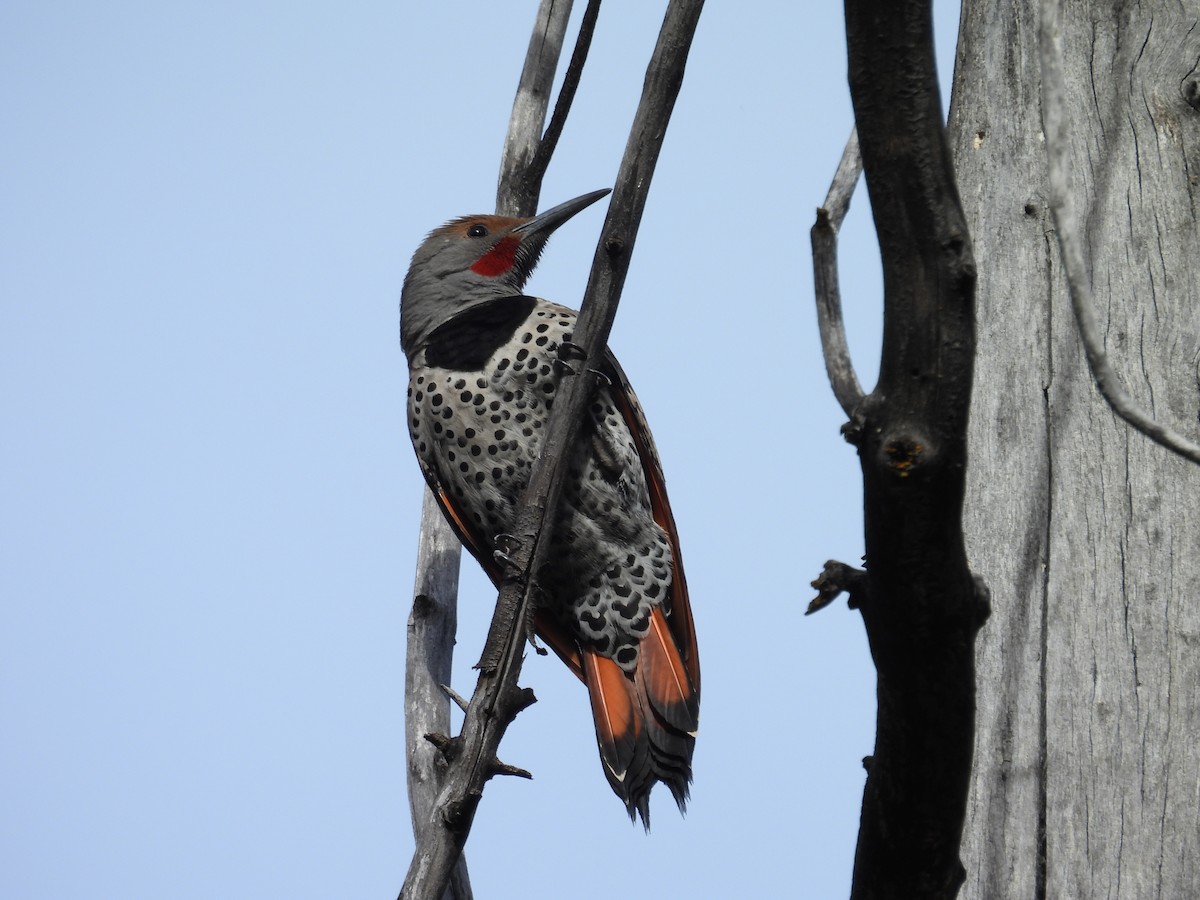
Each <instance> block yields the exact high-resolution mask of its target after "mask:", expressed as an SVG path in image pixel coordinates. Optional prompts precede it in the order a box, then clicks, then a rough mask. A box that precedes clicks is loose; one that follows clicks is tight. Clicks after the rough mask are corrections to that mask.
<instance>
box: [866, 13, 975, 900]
mask: <svg viewBox="0 0 1200 900" xmlns="http://www.w3.org/2000/svg"><path fill="white" fill-rule="evenodd" d="M846 32H847V42H848V47H849V66H850V89H851V94H852V97H853V101H854V113H855V119H856V121H857V127H858V135H859V141H860V144H861V152H862V158H863V164H864V169H865V172H866V180H867V187H868V190H869V192H870V197H871V205H872V209H873V214H874V219H875V227H876V231H877V232H878V236H879V246H880V252H881V255H882V259H883V269H884V333H883V349H882V361H881V366H880V375H879V382H878V384H877V385H876V387H875V389H874V391H873V392H872V393H871V394H870V395H869V396H867V397H866V398H865V399H864V400H863V402H862V403H861V405H860V406H859V407H858V409H857V410H856V412H855V414H854V416H853V421H852V423H851V427H850V428H849V429H848V430H847V437H848V439H849V440H851V441H852V442H853V443H855V444H856V445H857V447H858V451H859V456H860V459H861V462H862V470H863V485H864V505H865V530H866V535H865V539H866V569H867V590H865V591H862V592H860V594H859V597H858V598H857V599H859V609H860V611H861V612H862V616H863V622H864V624H865V626H866V629H867V636H868V639H869V641H870V646H871V654H872V657H873V659H874V661H875V666H876V669H877V673H878V682H877V694H878V704H879V707H878V721H877V732H876V743H875V753H874V755H873V757H872V759H871V761H870V764H869V766H868V770H869V771H868V776H867V784H866V788H865V790H864V796H863V811H862V822H861V826H860V831H859V839H858V849H857V852H856V855H855V863H854V884H853V888H852V893H851V896H852V897H855V898H866V897H871V898H883V897H895V898H906V900H911V898H918V897H938V898H946V897H953V896H955V895H956V894H957V893H958V889H959V887H960V886H961V884H962V882H963V879H964V870H963V866H962V863H961V861H960V859H959V842H960V840H961V836H962V829H963V820H964V816H965V810H966V801H967V790H968V785H969V779H970V773H971V756H972V747H973V740H974V715H975V662H974V642H975V635H976V632H977V631H978V629H979V626H980V625H981V624H982V622H983V620H984V618H985V617H986V615H987V601H986V591H985V590H984V589H983V588H982V585H977V583H976V581H975V579H974V578H973V577H972V575H971V572H970V570H969V568H968V565H967V558H966V553H965V550H964V546H963V534H962V506H963V491H964V475H965V471H966V465H967V415H968V405H969V401H970V396H971V378H972V369H973V364H974V355H975V323H974V293H975V263H974V258H973V256H972V250H971V238H970V235H969V233H968V231H967V225H966V221H965V218H964V216H963V212H962V207H961V204H960V202H959V198H958V191H957V187H956V185H955V180H954V170H953V167H952V165H951V159H950V152H949V148H948V145H947V142H946V136H945V130H944V125H943V121H942V111H941V101H940V97H939V92H938V84H937V72H936V66H935V63H934V50H933V25H932V14H931V10H930V3H929V2H928V0H847V2H846Z"/></svg>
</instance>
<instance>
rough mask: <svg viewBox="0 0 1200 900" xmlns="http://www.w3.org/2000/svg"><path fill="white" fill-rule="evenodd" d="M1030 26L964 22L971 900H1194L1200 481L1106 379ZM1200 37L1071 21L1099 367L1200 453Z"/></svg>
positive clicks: (987, 6)
mask: <svg viewBox="0 0 1200 900" xmlns="http://www.w3.org/2000/svg"><path fill="white" fill-rule="evenodd" d="M1038 14H1039V10H1038V2H1037V0H1016V2H998V0H966V2H965V3H964V5H963V20H962V28H961V32H960V43H959V50H958V65H957V69H956V73H955V81H954V94H953V96H954V103H953V109H952V111H951V117H950V133H951V142H952V147H953V150H954V157H955V166H956V170H957V173H958V181H959V185H960V190H961V193H962V197H963V205H964V208H965V211H966V215H967V221H968V223H969V226H970V230H971V232H972V234H973V235H974V236H975V242H976V256H977V260H978V264H979V281H978V298H979V319H978V329H979V332H978V333H979V355H978V359H977V362H976V372H977V378H976V384H977V387H976V392H975V396H974V400H973V405H972V409H971V432H970V446H971V456H972V466H971V469H970V470H969V472H968V484H967V496H968V498H969V500H968V504H967V513H966V517H965V524H966V530H967V550H968V555H969V557H970V559H971V563H972V566H973V568H974V569H975V570H976V571H977V572H978V573H980V574H981V575H982V576H983V578H984V579H985V580H986V581H987V583H988V585H989V586H990V587H991V589H992V598H993V615H992V619H991V621H990V623H989V625H988V627H987V628H986V629H984V631H983V632H982V633H981V639H980V648H979V651H980V654H979V660H978V670H979V685H980V689H979V695H978V704H979V712H978V736H977V740H976V748H975V759H976V766H975V774H974V781H973V785H972V791H971V800H970V807H969V810H968V818H967V821H968V825H967V831H966V834H965V839H964V847H963V860H964V863H965V864H966V868H967V884H966V890H965V891H964V896H967V897H980V898H983V897H988V898H992V897H1037V898H1041V897H1109V898H1117V897H1129V898H1135V897H1136V898H1147V897H1162V898H1168V897H1169V898H1176V897H1194V896H1200V799H1198V788H1197V785H1198V783H1200V750H1198V749H1197V746H1198V745H1197V741H1196V735H1197V734H1198V733H1200V515H1198V514H1197V512H1196V510H1197V507H1198V505H1200V469H1198V468H1197V467H1196V466H1195V465H1192V464H1189V463H1188V462H1186V461H1184V460H1182V459H1180V458H1179V457H1177V456H1175V455H1173V454H1171V453H1169V452H1167V451H1166V450H1164V449H1162V448H1161V447H1159V446H1157V445H1155V444H1153V443H1151V442H1150V441H1149V440H1147V439H1146V438H1144V437H1143V436H1142V435H1141V434H1139V433H1137V432H1136V431H1134V430H1132V429H1131V428H1130V427H1129V426H1128V425H1126V424H1125V423H1124V422H1123V421H1121V420H1119V419H1118V418H1116V417H1115V416H1114V415H1113V413H1112V412H1111V411H1110V409H1109V408H1108V406H1107V405H1106V404H1105V402H1104V400H1103V399H1102V398H1101V397H1100V395H1099V393H1098V392H1097V390H1096V387H1095V385H1094V383H1093V380H1092V378H1091V376H1090V374H1089V371H1088V367H1087V363H1086V361H1085V359H1084V355H1083V351H1082V346H1081V343H1080V339H1079V336H1078V331H1077V329H1076V327H1075V322H1074V317H1073V314H1072V311H1071V307H1070V304H1069V301H1068V298H1067V292H1066V289H1065V285H1064V282H1063V276H1062V270H1061V264H1060V255H1059V250H1058V245H1057V241H1056V235H1055V230H1054V229H1055V224H1054V221H1053V219H1052V218H1051V216H1050V214H1049V212H1048V209H1047V179H1046V152H1045V144H1044V139H1043V134H1042V117H1041V74H1040V67H1039V62H1038ZM1198 19H1200V13H1198V11H1197V7H1196V6H1195V5H1194V4H1179V3H1176V2H1167V0H1145V2H1141V3H1137V4H1133V3H1124V2H1118V3H1113V2H1111V0H1103V2H1102V0H1089V2H1075V3H1070V4H1068V5H1067V9H1066V12H1065V14H1064V18H1063V23H1062V28H1063V48H1064V56H1065V76H1066V88H1067V107H1066V108H1067V110H1068V112H1069V114H1070V116H1071V117H1072V119H1073V128H1072V132H1071V136H1070V142H1069V152H1070V154H1071V159H1072V161H1073V166H1072V169H1073V177H1074V187H1073V196H1074V202H1075V206H1076V208H1077V209H1078V211H1079V215H1080V218H1081V221H1080V224H1081V228H1082V235H1083V240H1084V247H1085V264H1086V265H1087V267H1088V272H1089V274H1090V282H1091V288H1092V291H1093V292H1094V294H1095V299H1096V308H1097V311H1098V313H1099V315H1100V318H1101V323H1102V327H1103V329H1104V331H1103V333H1104V336H1105V345H1106V349H1107V351H1108V354H1109V357H1110V359H1111V362H1112V364H1113V366H1114V367H1115V369H1116V371H1117V373H1118V375H1119V376H1120V378H1121V379H1122V380H1123V381H1124V384H1125V387H1126V389H1127V390H1128V392H1129V393H1130V394H1132V395H1133V397H1134V399H1135V400H1137V401H1138V402H1139V403H1140V404H1141V406H1143V407H1144V408H1146V409H1148V410H1150V411H1151V412H1152V414H1153V415H1154V416H1155V418H1156V419H1158V420H1160V421H1163V422H1164V423H1166V424H1170V425H1171V426H1173V427H1174V428H1175V429H1176V430H1178V431H1180V432H1182V433H1183V434H1184V436H1186V437H1190V438H1191V439H1192V440H1193V441H1194V440H1196V438H1197V437H1198V436H1200V428H1198V427H1197V411H1198V409H1200V371H1198V368H1197V363H1198V361H1200V267H1198V266H1197V247H1200V224H1198V220H1197V208H1198V205H1200V204H1198V200H1200V68H1198V61H1200V21H1198Z"/></svg>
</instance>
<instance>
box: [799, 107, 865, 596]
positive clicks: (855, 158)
mask: <svg viewBox="0 0 1200 900" xmlns="http://www.w3.org/2000/svg"><path fill="white" fill-rule="evenodd" d="M860 175H862V154H861V153H859V151H858V131H857V130H852V131H851V132H850V139H849V140H847V141H846V149H845V150H843V151H842V159H841V161H840V162H839V163H838V167H837V171H836V172H834V173H833V182H832V183H831V184H830V185H829V193H828V194H826V195H825V203H824V205H823V206H822V207H821V208H820V209H818V210H817V221H816V224H815V225H813V227H812V230H811V231H810V232H809V235H810V237H811V240H812V253H813V293H814V294H815V295H816V300H817V330H818V331H819V332H820V333H821V355H822V356H823V357H824V358H825V374H827V375H828V376H829V386H830V387H831V388H833V396H834V397H836V398H837V402H838V405H839V406H841V408H842V411H843V412H844V413H845V414H846V415H847V416H850V417H853V416H854V414H855V412H856V411H857V409H858V404H859V403H861V402H862V399H863V390H862V387H861V386H860V385H859V383H858V375H857V374H855V372H854V363H853V361H852V360H851V359H850V348H849V346H848V345H847V343H846V325H845V323H844V322H843V320H842V294H841V290H840V288H839V287H838V269H837V236H838V230H839V229H840V228H841V227H842V220H843V219H845V218H846V213H847V212H849V210H850V198H851V197H852V196H853V195H854V187H855V185H857V184H858V179H859V176H860ZM815 602H816V601H814V603H815ZM823 605H824V604H817V605H816V606H815V607H814V606H812V605H810V606H809V609H808V612H810V613H811V612H815V611H816V609H820V607H821V606H823ZM806 615H807V613H806Z"/></svg>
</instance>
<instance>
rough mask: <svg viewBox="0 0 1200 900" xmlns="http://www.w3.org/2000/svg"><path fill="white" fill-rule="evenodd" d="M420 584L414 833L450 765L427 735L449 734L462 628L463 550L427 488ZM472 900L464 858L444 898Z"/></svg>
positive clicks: (408, 718) (415, 641) (416, 599)
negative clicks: (449, 691)
mask: <svg viewBox="0 0 1200 900" xmlns="http://www.w3.org/2000/svg"><path fill="white" fill-rule="evenodd" d="M421 521H422V523H431V527H428V528H425V527H423V528H422V529H421V536H420V539H419V542H418V547H417V574H416V584H415V585H414V586H413V606H412V612H411V613H410V614H409V617H408V650H407V654H406V660H405V669H404V751H405V761H406V763H407V772H408V806H409V811H410V813H411V814H412V821H413V831H414V834H415V833H416V829H417V828H418V823H423V822H427V821H428V820H429V815H430V813H431V812H432V810H433V802H434V800H435V799H436V797H437V792H438V787H439V786H440V783H441V776H442V773H443V772H444V771H445V768H446V762H445V760H444V759H443V758H442V755H441V753H439V752H438V750H437V748H436V747H434V745H433V744H431V743H430V742H429V741H427V740H425V735H427V734H449V733H450V704H449V701H448V699H447V697H446V694H445V692H444V691H443V690H442V685H449V684H450V673H451V668H452V664H453V662H454V634H455V631H456V630H457V628H458V572H459V560H460V557H461V556H462V545H461V544H459V542H458V538H457V537H455V535H454V532H453V531H451V530H450V526H449V525H447V524H446V522H445V520H444V518H443V516H442V513H441V510H439V509H438V506H437V501H436V500H434V499H433V494H431V493H430V492H429V490H428V488H427V489H426V490H425V500H424V503H423V504H422V506H421ZM442 896H443V898H445V900H470V898H471V896H472V895H471V882H470V880H469V878H468V875H467V861H466V857H465V856H460V857H459V859H458V862H457V863H456V864H455V866H454V871H453V873H452V874H451V876H450V884H449V886H448V887H447V888H446V891H445V893H444V894H443V895H442Z"/></svg>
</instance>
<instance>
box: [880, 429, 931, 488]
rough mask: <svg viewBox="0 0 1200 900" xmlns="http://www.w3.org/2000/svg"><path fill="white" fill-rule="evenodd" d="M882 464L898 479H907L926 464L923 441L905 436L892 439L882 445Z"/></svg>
mask: <svg viewBox="0 0 1200 900" xmlns="http://www.w3.org/2000/svg"><path fill="white" fill-rule="evenodd" d="M882 452H883V456H884V464H885V465H886V466H887V467H888V468H889V469H890V470H891V471H892V472H894V473H895V474H896V475H898V476H899V477H900V478H907V477H908V476H909V475H911V474H912V473H913V471H914V470H915V469H916V468H917V467H918V466H920V465H921V464H923V463H924V462H926V459H925V456H926V445H925V442H924V441H923V440H919V439H917V438H915V437H911V436H906V437H899V438H894V439H893V440H890V441H888V442H886V443H885V444H884V445H883V450H882Z"/></svg>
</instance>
